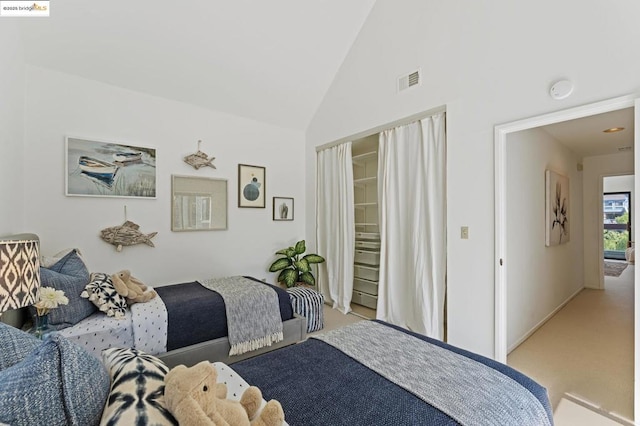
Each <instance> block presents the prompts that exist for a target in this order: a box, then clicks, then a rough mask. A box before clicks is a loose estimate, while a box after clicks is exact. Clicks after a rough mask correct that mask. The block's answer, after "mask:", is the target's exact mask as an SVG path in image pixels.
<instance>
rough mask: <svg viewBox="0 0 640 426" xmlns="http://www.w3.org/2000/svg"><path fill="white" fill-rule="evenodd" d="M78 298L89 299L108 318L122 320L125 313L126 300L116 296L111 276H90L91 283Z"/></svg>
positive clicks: (100, 273) (97, 273)
mask: <svg viewBox="0 0 640 426" xmlns="http://www.w3.org/2000/svg"><path fill="white" fill-rule="evenodd" d="M80 297H83V298H85V299H89V300H90V301H92V302H93V304H94V305H96V306H97V307H98V309H100V310H101V311H102V312H104V313H105V314H107V316H109V317H114V318H116V319H122V318H124V317H125V315H126V313H127V300H126V299H125V298H124V297H123V296H120V294H118V292H117V291H116V288H115V286H114V285H113V281H111V276H109V275H108V274H105V273H102V272H94V273H92V274H91V281H90V282H89V284H87V285H86V286H85V287H84V291H83V292H82V293H80Z"/></svg>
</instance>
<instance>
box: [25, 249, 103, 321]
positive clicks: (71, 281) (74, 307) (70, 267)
mask: <svg viewBox="0 0 640 426" xmlns="http://www.w3.org/2000/svg"><path fill="white" fill-rule="evenodd" d="M87 283H89V271H88V270H87V267H86V266H85V264H84V262H83V261H82V259H81V258H80V256H79V255H78V253H77V251H76V250H72V251H70V252H69V253H68V254H67V255H66V256H64V257H63V258H62V259H60V260H59V261H57V262H56V263H55V264H53V265H51V266H50V267H48V268H44V267H41V268H40V285H41V286H43V287H53V288H55V289H56V290H62V291H64V295H65V296H67V298H68V299H69V304H67V305H61V306H58V307H57V308H55V309H51V311H50V312H49V325H50V326H51V328H54V329H56V330H61V329H63V328H66V327H71V326H72V325H75V324H77V323H78V322H80V321H82V320H83V319H85V318H86V317H88V316H89V315H91V314H92V313H94V312H95V311H96V310H97V308H96V306H95V305H94V304H93V303H91V302H89V301H88V300H87V299H83V298H82V297H80V293H82V292H83V291H84V286H86V285H87ZM29 311H30V313H31V315H35V309H34V308H33V307H31V308H30V309H29Z"/></svg>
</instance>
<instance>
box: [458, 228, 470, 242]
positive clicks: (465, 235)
mask: <svg viewBox="0 0 640 426" xmlns="http://www.w3.org/2000/svg"><path fill="white" fill-rule="evenodd" d="M460 238H462V239H463V240H468V239H469V227H468V226H462V227H461V228H460Z"/></svg>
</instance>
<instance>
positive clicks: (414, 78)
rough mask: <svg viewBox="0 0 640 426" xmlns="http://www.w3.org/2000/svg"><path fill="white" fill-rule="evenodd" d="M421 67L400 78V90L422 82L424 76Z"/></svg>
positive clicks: (416, 85)
mask: <svg viewBox="0 0 640 426" xmlns="http://www.w3.org/2000/svg"><path fill="white" fill-rule="evenodd" d="M420 74H421V72H420V70H419V69H417V70H415V71H413V72H411V73H409V74H407V75H403V76H402V77H400V78H398V92H402V91H404V90H407V89H410V88H412V87H418V86H420V85H421V84H422V77H421V75H420Z"/></svg>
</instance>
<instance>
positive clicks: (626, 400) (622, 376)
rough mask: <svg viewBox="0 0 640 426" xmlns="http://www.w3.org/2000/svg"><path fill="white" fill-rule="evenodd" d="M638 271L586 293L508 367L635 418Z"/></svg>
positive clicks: (553, 389)
mask: <svg viewBox="0 0 640 426" xmlns="http://www.w3.org/2000/svg"><path fill="white" fill-rule="evenodd" d="M633 279H634V266H633V265H631V266H630V267H627V268H626V269H625V270H624V271H623V272H622V274H621V275H620V276H619V277H605V290H604V291H602V290H591V289H584V290H582V291H581V292H580V293H578V295H577V296H576V297H574V298H573V300H571V301H570V302H569V303H567V305H565V306H564V307H563V308H562V309H561V310H560V311H559V312H558V313H557V314H556V315H554V316H553V317H552V318H551V319H550V320H549V321H547V322H546V323H545V324H544V325H543V326H542V327H541V328H539V329H538V330H537V331H536V332H535V333H534V334H533V335H532V336H531V337H530V338H529V339H527V340H526V341H525V342H524V343H522V344H521V345H520V346H518V347H517V348H516V349H515V350H514V351H512V352H511V353H510V354H509V356H508V364H509V365H510V366H512V367H514V368H516V369H518V370H520V371H522V372H523V373H524V374H526V375H528V376H530V377H532V378H533V379H534V380H536V381H537V382H538V383H540V384H541V385H543V386H545V387H546V388H547V390H548V392H549V398H550V400H551V404H552V405H553V407H554V408H556V407H558V405H559V402H560V400H561V398H562V397H563V395H564V394H565V393H569V394H572V395H575V396H577V397H579V398H581V399H583V400H586V401H590V402H592V403H593V405H595V406H597V407H600V408H601V409H602V410H603V411H606V412H609V413H614V414H615V415H617V416H619V417H623V418H627V419H633V374H634V360H633V355H634V354H633V346H634V340H633V317H634V310H633V300H634V288H633V287H634V286H633Z"/></svg>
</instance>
